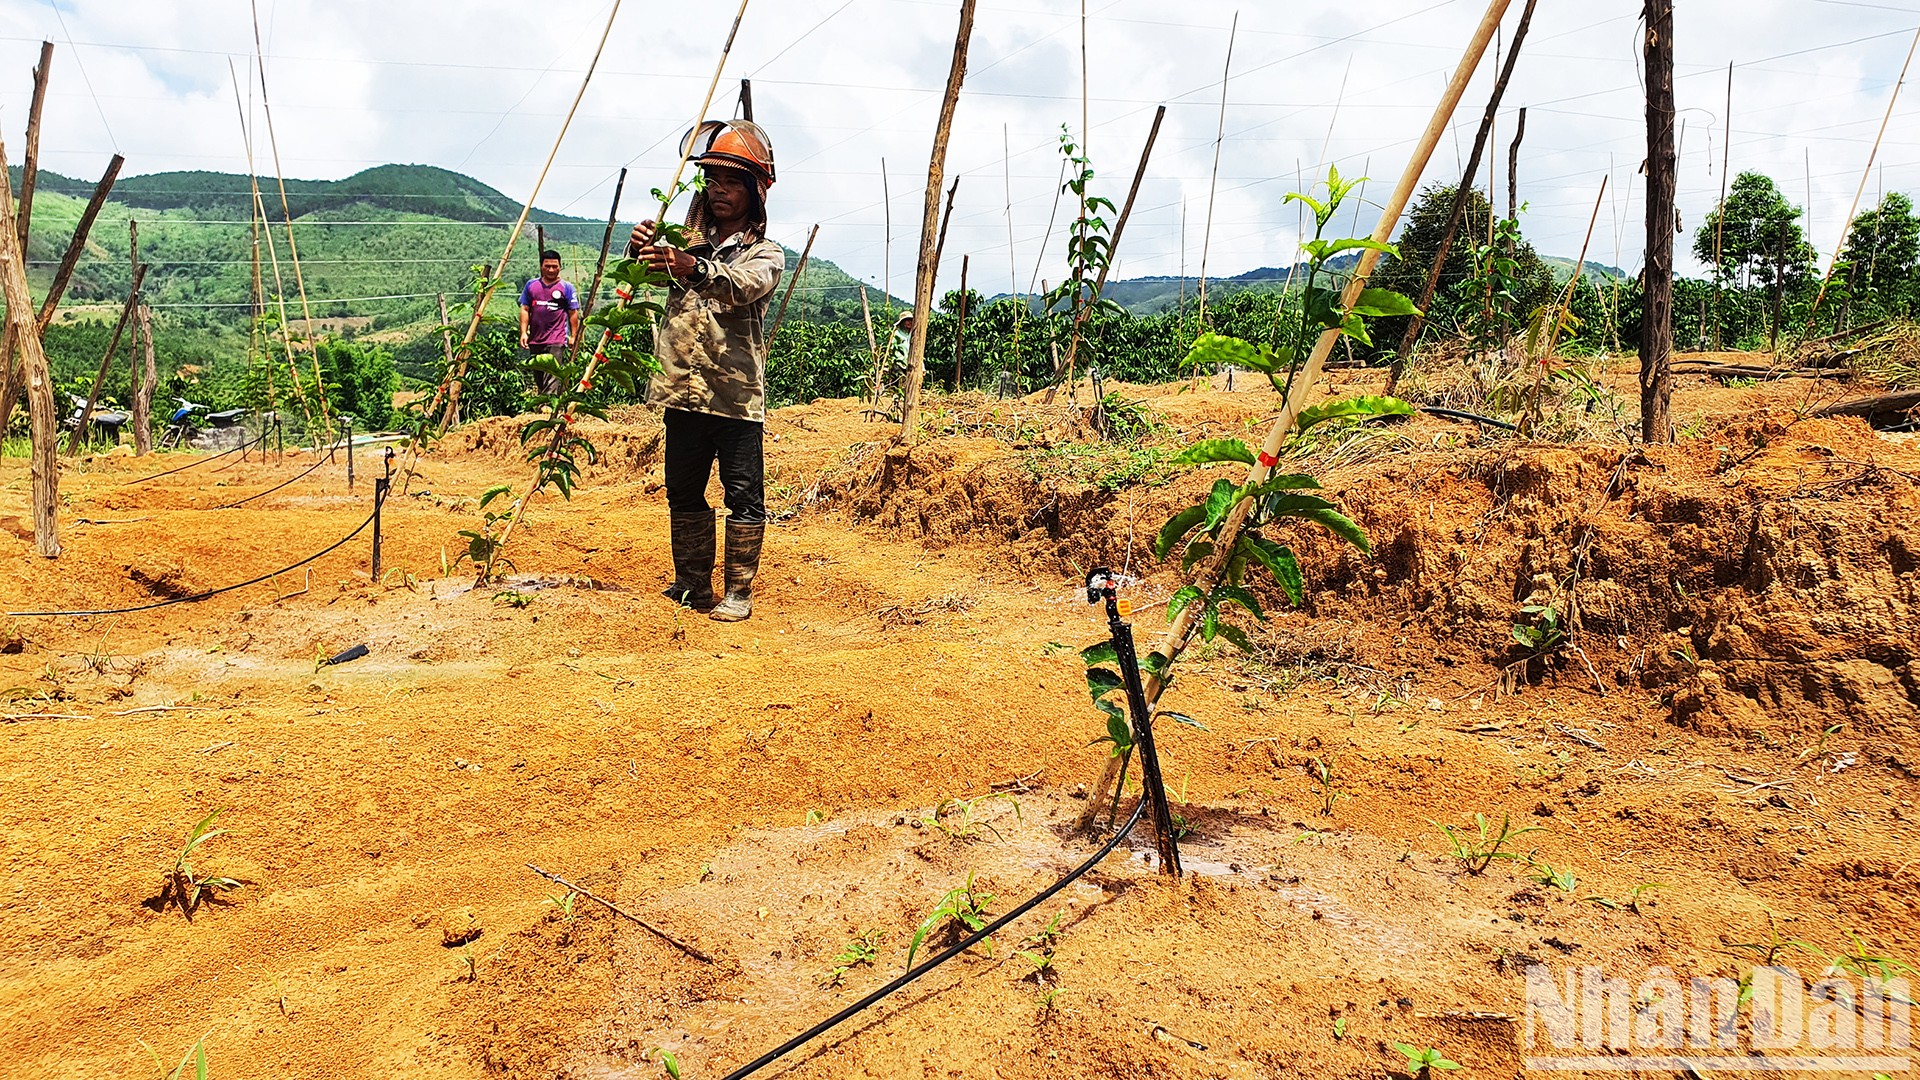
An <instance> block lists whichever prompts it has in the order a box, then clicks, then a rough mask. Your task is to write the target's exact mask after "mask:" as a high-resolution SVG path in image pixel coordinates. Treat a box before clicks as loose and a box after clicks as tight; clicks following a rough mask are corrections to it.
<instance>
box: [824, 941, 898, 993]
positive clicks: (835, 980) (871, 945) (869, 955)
mask: <svg viewBox="0 0 1920 1080" xmlns="http://www.w3.org/2000/svg"><path fill="white" fill-rule="evenodd" d="M886 938H887V932H886V931H885V930H881V929H878V928H875V929H870V930H862V931H860V933H858V934H856V935H854V937H853V940H852V941H849V942H847V947H846V948H844V949H841V950H840V955H838V956H836V957H834V958H833V967H832V968H830V969H828V971H827V973H826V975H825V976H824V977H822V978H821V980H820V982H821V985H823V986H827V987H834V986H839V985H840V984H841V982H843V981H844V980H845V979H846V977H847V972H849V971H852V970H853V969H854V968H856V967H859V966H860V965H861V964H865V965H867V966H868V967H872V966H873V962H874V961H875V960H877V959H879V957H880V943H881V942H882V941H885V940H886Z"/></svg>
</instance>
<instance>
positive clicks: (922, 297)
mask: <svg viewBox="0 0 1920 1080" xmlns="http://www.w3.org/2000/svg"><path fill="white" fill-rule="evenodd" d="M975 2H976V0H960V29H959V30H958V32H957V33H955V35H954V39H953V63H952V65H951V66H950V67H948V69H947V90H946V93H945V94H944V95H943V96H942V97H941V99H940V122H939V124H938V125H937V126H935V128H934V130H933V154H932V156H931V157H930V158H929V159H928V161H927V194H926V199H925V202H924V204H923V205H922V207H921V214H920V263H919V268H918V272H917V273H916V274H915V278H914V286H913V307H914V313H915V315H916V318H915V319H914V320H913V336H912V338H911V339H909V341H908V344H907V390H906V393H905V394H904V395H902V398H901V406H900V436H901V438H904V439H909V440H910V439H912V438H913V425H914V421H916V420H918V419H919V417H918V415H917V414H918V413H919V410H920V384H921V383H922V382H923V381H925V379H926V375H927V328H928V327H929V326H930V325H931V324H932V322H933V319H932V318H931V317H930V316H931V315H932V312H933V278H934V274H935V273H936V272H937V271H938V270H939V260H938V258H937V257H936V256H935V254H934V243H935V240H936V237H935V235H934V233H935V228H936V226H938V224H939V218H940V187H941V185H943V184H945V183H946V179H947V139H948V138H949V137H950V136H952V134H953V111H954V108H955V106H957V105H958V104H959V103H960V84H961V83H963V82H965V81H966V78H967V46H968V45H969V44H971V43H972V41H973V9H974V6H975Z"/></svg>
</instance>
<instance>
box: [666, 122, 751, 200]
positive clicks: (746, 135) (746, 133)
mask: <svg viewBox="0 0 1920 1080" xmlns="http://www.w3.org/2000/svg"><path fill="white" fill-rule="evenodd" d="M680 152H681V153H683V154H685V155H686V156H687V160H688V161H691V162H692V163H693V164H695V165H717V166H720V167H722V168H729V169H741V170H743V171H745V172H746V173H748V174H749V175H751V176H752V177H753V178H754V180H756V181H758V182H759V184H760V186H761V188H762V189H765V188H767V187H770V186H772V184H773V180H774V171H773V140H771V139H769V138H767V133H766V131H765V130H763V129H762V128H761V127H760V125H758V124H755V123H753V122H752V121H750V120H708V121H706V122H704V123H702V124H701V125H700V126H699V127H696V128H694V129H693V130H692V131H689V132H687V136H686V138H685V139H682V140H681V142H680Z"/></svg>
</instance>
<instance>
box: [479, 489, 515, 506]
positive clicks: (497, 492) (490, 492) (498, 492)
mask: <svg viewBox="0 0 1920 1080" xmlns="http://www.w3.org/2000/svg"><path fill="white" fill-rule="evenodd" d="M512 493H513V485H511V484H495V485H493V486H492V487H490V488H488V489H487V490H485V491H483V492H481V493H480V509H482V510H485V509H486V508H487V504H488V503H490V502H492V501H493V500H495V499H497V498H499V497H500V496H502V495H510V494H512Z"/></svg>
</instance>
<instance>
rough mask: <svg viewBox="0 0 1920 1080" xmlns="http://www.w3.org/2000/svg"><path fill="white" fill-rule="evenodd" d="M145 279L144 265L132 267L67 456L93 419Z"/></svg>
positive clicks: (78, 442) (72, 435) (82, 436)
mask: <svg viewBox="0 0 1920 1080" xmlns="http://www.w3.org/2000/svg"><path fill="white" fill-rule="evenodd" d="M146 279H147V268H146V267H145V266H136V267H134V268H133V287H132V288H130V289H129V290H128V291H127V302H126V304H125V305H123V306H122V307H121V308H120V321H119V322H116V323H114V324H113V336H112V337H110V338H108V339H107V351H106V352H105V353H104V354H102V355H101V357H100V370H99V371H98V372H96V373H95V374H94V376H93V389H91V390H89V391H87V403H86V404H85V405H82V406H80V419H79V422H77V423H75V424H74V425H73V434H71V435H69V436H68V437H67V453H68V455H69V456H71V455H73V454H77V453H79V452H80V443H81V441H82V440H83V439H85V438H86V437H87V424H88V423H89V422H90V421H91V420H92V419H93V407H94V405H95V404H96V403H98V402H99V400H100V387H101V386H103V385H105V384H106V381H107V372H108V371H109V370H111V369H112V367H113V358H114V355H115V354H117V353H118V352H119V351H120V338H121V336H122V335H123V334H125V333H126V332H127V324H128V323H129V322H132V321H133V309H134V308H136V307H138V306H140V283H141V282H143V281H145V280H146Z"/></svg>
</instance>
